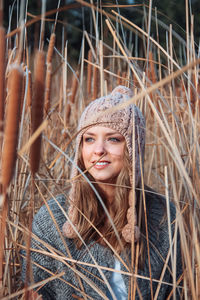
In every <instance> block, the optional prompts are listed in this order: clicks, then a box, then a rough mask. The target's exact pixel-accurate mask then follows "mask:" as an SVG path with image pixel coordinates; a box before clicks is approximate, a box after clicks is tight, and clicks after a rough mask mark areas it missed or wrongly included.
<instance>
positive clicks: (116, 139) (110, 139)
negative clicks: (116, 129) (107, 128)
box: [109, 137, 120, 143]
mask: <svg viewBox="0 0 200 300" xmlns="http://www.w3.org/2000/svg"><path fill="white" fill-rule="evenodd" d="M109 141H111V142H115V143H118V142H120V139H119V138H117V137H110V138H109Z"/></svg>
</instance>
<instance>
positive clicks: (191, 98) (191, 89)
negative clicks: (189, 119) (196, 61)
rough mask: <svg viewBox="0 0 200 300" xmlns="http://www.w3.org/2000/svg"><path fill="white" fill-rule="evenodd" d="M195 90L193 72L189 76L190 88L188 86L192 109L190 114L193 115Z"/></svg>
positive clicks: (195, 99)
mask: <svg viewBox="0 0 200 300" xmlns="http://www.w3.org/2000/svg"><path fill="white" fill-rule="evenodd" d="M197 97H198V96H197V89H196V78H195V73H194V71H193V72H192V76H191V86H190V103H191V107H192V112H193V113H195V105H196V101H197Z"/></svg>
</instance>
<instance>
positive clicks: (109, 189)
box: [98, 183, 115, 204]
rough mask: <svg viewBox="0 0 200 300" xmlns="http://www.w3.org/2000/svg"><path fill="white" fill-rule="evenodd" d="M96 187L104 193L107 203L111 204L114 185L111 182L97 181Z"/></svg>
mask: <svg viewBox="0 0 200 300" xmlns="http://www.w3.org/2000/svg"><path fill="white" fill-rule="evenodd" d="M98 187H99V189H100V190H101V191H102V193H103V194H104V196H105V198H106V200H107V203H109V204H111V203H112V202H113V200H114V194H115V186H114V185H112V184H103V183H98Z"/></svg>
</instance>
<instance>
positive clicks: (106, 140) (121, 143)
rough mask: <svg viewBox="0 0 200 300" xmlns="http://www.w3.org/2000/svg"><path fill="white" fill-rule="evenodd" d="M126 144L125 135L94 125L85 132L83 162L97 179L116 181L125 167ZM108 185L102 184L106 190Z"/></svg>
mask: <svg viewBox="0 0 200 300" xmlns="http://www.w3.org/2000/svg"><path fill="white" fill-rule="evenodd" d="M125 144H126V143H125V138H124V137H123V135H121V134H120V133H119V132H117V131H115V130H113V129H111V128H107V127H102V126H94V127H91V128H90V129H88V130H87V131H86V132H85V133H84V134H83V141H82V157H83V163H84V165H85V168H86V169H89V168H90V170H89V173H90V174H91V175H92V176H93V178H94V179H95V181H100V182H105V183H115V182H116V179H117V176H118V175H119V173H120V171H121V169H122V167H123V161H124V149H125ZM106 187H107V185H105V186H104V187H103V185H102V184H101V185H100V188H102V189H104V190H105V191H106ZM113 189H114V187H113Z"/></svg>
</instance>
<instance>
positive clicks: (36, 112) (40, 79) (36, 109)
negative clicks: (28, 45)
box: [30, 51, 45, 174]
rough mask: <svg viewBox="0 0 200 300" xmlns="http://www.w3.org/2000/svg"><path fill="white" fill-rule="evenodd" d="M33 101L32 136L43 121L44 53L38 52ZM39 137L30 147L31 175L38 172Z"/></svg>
mask: <svg viewBox="0 0 200 300" xmlns="http://www.w3.org/2000/svg"><path fill="white" fill-rule="evenodd" d="M33 91H34V94H33V101H32V110H31V132H32V134H33V133H34V132H35V131H36V130H37V128H38V127H39V126H40V125H41V123H42V120H43V106H44V91H45V53H44V52H43V51H38V52H37V54H36V57H35V65H34V84H33ZM40 151H41V135H40V136H39V137H38V138H37V139H36V140H35V142H34V143H33V144H32V145H31V149H30V166H31V172H32V174H35V173H36V172H37V171H38V168H39V163H40Z"/></svg>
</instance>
